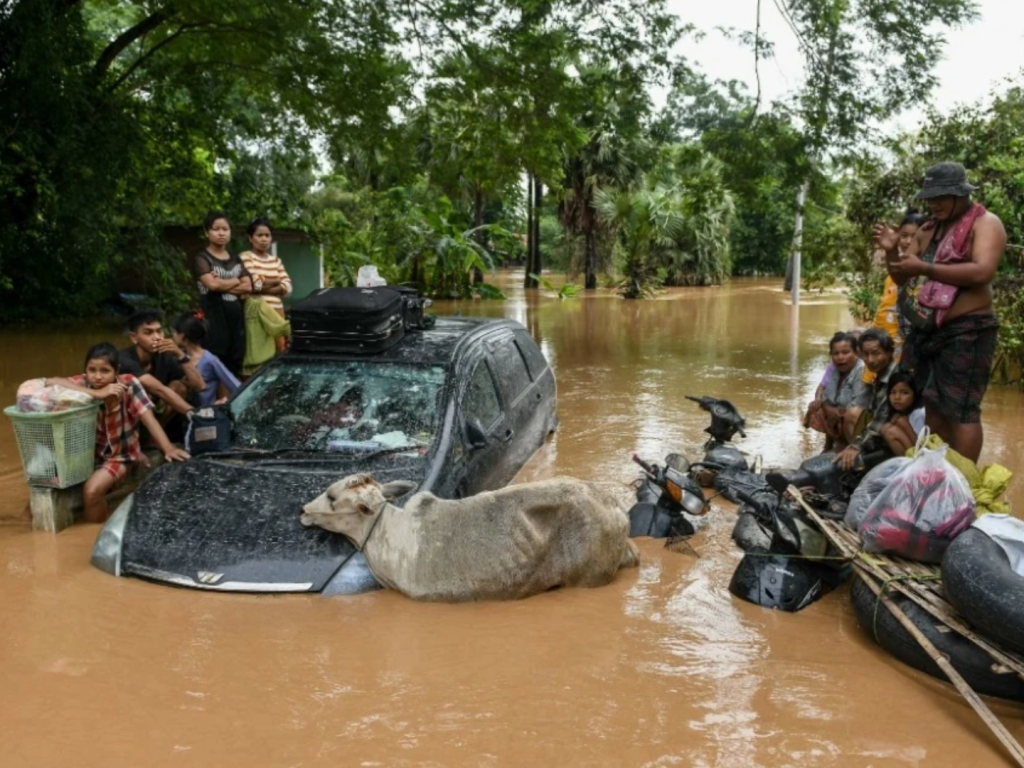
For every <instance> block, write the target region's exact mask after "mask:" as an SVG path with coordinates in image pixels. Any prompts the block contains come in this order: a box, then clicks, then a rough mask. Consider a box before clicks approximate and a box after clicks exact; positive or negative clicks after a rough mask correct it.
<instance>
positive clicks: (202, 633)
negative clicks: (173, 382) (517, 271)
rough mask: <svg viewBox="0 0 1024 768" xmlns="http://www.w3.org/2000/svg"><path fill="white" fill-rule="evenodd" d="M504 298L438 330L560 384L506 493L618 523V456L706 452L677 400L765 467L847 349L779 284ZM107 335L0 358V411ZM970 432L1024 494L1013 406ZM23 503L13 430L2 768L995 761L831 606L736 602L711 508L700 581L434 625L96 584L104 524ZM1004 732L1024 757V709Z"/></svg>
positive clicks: (1016, 397)
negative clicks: (518, 359) (467, 331)
mask: <svg viewBox="0 0 1024 768" xmlns="http://www.w3.org/2000/svg"><path fill="white" fill-rule="evenodd" d="M520 277H521V276H520V275H504V276H503V279H502V284H503V286H504V287H506V289H507V291H508V294H509V299H508V300H507V301H505V302H495V303H481V302H464V303H460V304H451V305H439V306H437V307H436V308H437V309H438V310H440V312H442V313H447V312H454V311H460V312H462V313H464V314H487V315H496V316H500V315H504V316H507V317H511V318H513V319H516V320H518V321H520V322H522V323H523V324H524V325H526V326H527V328H529V329H530V331H531V333H532V334H533V335H534V337H535V338H537V339H538V340H539V341H540V342H541V344H542V348H543V350H544V352H545V354H546V355H547V356H548V358H549V360H550V361H551V363H552V365H553V366H554V368H555V371H556V374H557V378H558V404H559V411H560V416H561V427H560V430H559V432H558V433H557V434H556V435H555V436H554V437H553V438H552V439H551V441H550V442H549V444H548V445H546V446H545V447H544V448H543V449H542V450H541V451H540V452H538V453H537V455H536V456H535V457H534V458H533V460H532V461H531V462H530V463H529V465H528V466H527V467H526V468H525V469H524V470H523V471H522V473H520V476H519V478H518V480H534V479H541V478H547V477H553V476H556V475H574V476H576V477H580V478H584V479H590V480H597V481H601V482H606V483H609V484H611V485H613V486H614V487H615V488H617V489H618V490H619V492H620V493H621V494H622V496H623V498H624V499H625V498H627V497H628V495H629V493H630V489H629V487H628V484H629V483H630V481H632V480H633V479H634V478H635V477H636V473H635V471H634V470H635V467H634V465H632V464H631V462H630V456H631V455H632V454H633V453H639V454H640V455H642V456H645V457H649V458H658V459H660V457H662V456H664V454H666V453H668V452H671V451H682V452H684V453H686V454H687V455H689V456H691V457H694V456H696V455H698V453H699V447H700V445H701V443H702V442H703V438H704V436H703V435H702V433H701V430H702V429H703V428H704V427H705V426H706V425H707V423H708V420H707V419H706V418H705V415H704V414H703V413H702V412H700V411H699V410H698V409H697V408H696V406H695V405H694V404H693V403H691V402H689V401H687V400H686V399H685V397H684V396H685V395H687V394H695V395H701V394H708V395H714V396H718V397H725V398H728V399H730V400H732V401H733V402H734V403H735V404H736V405H737V406H738V407H739V409H740V410H741V411H742V412H743V413H744V415H745V416H746V417H747V423H748V425H749V428H748V438H747V439H746V440H743V441H740V443H741V447H742V448H743V449H744V450H746V451H748V452H749V453H751V454H758V453H759V454H762V455H763V457H764V460H765V463H766V464H767V465H795V464H796V463H798V461H799V460H800V458H801V457H803V456H807V455H810V454H811V453H812V452H814V451H815V450H817V449H819V448H820V446H819V441H818V440H817V439H815V438H813V437H811V436H809V435H807V434H805V433H804V431H803V430H802V429H800V428H799V426H798V414H799V411H800V407H801V404H802V403H804V402H806V400H807V399H808V398H809V397H810V395H811V394H812V393H813V390H814V388H815V386H816V384H817V381H818V379H819V378H820V375H821V373H822V371H823V369H824V366H825V363H826V340H827V338H828V337H829V336H830V335H831V333H832V332H833V331H834V330H836V329H838V328H843V327H847V326H849V325H850V318H849V316H848V314H847V312H846V309H845V299H844V298H843V297H842V296H838V295H833V296H825V297H821V298H815V297H807V298H805V301H804V304H803V306H801V308H800V309H799V313H798V315H795V314H794V313H793V311H792V310H791V308H790V307H789V306H788V304H787V303H786V301H785V298H784V296H783V294H782V293H781V292H780V291H778V290H777V284H776V283H775V282H764V281H743V280H737V281H734V282H733V283H731V284H729V285H727V286H724V287H721V288H711V289H680V290H674V291H671V292H669V293H667V294H664V295H663V296H661V297H660V298H658V299H656V300H650V301H637V302H625V301H621V300H619V299H617V298H615V297H613V296H611V295H609V294H606V293H598V295H596V296H592V297H585V298H578V299H571V300H567V301H559V300H558V299H557V298H555V297H553V296H550V295H547V296H545V295H543V294H540V295H529V296H526V295H524V292H523V291H522V290H520V289H518V288H517V285H518V281H519V279H520ZM797 318H798V320H797ZM116 335H117V333H116V329H110V328H106V329H104V328H95V329H90V328H85V329H83V328H76V329H73V330H70V331H67V332H60V333H58V332H54V331H39V332H35V333H27V332H2V333H0V343H2V346H3V349H4V352H5V354H4V355H2V356H0V400H2V401H3V402H4V403H5V404H7V403H11V402H13V401H14V391H15V388H16V386H17V383H18V382H20V381H21V380H23V379H26V378H29V377H32V376H40V375H44V374H45V375H58V374H70V373H75V372H77V371H78V370H79V369H80V365H81V360H80V358H81V355H82V353H83V350H84V349H85V348H86V346H87V345H88V344H90V343H93V342H95V341H99V340H102V339H104V338H108V339H111V340H115V339H116ZM984 418H985V426H986V430H987V433H986V448H985V452H984V454H983V457H982V461H983V463H987V462H990V461H999V462H1001V463H1003V464H1006V465H1007V466H1009V467H1010V468H1011V469H1013V470H1014V471H1016V472H1019V471H1020V470H1021V469H1024V466H1022V464H1024V462H1022V461H1021V459H1020V458H1019V453H1018V449H1017V446H1018V444H1019V441H1018V439H1017V435H1018V434H1019V432H1020V429H1021V427H1022V426H1024V396H1022V395H1021V394H1020V393H1019V392H1017V391H1015V390H1012V389H994V390H993V391H992V392H990V395H989V397H988V399H987V401H986V404H985V411H984ZM1021 488H1022V484H1021V483H1020V482H1017V483H1016V485H1015V487H1014V489H1013V491H1012V493H1011V500H1012V501H1014V502H1016V505H1017V507H1018V509H1020V508H1024V507H1021V506H1020V505H1021V504H1024V491H1022V490H1021ZM26 500H27V492H26V490H25V488H24V486H23V485H22V483H21V475H20V466H19V463H18V458H17V453H16V448H15V446H14V444H13V436H12V432H11V429H10V427H9V426H7V425H4V426H2V427H0V728H2V730H0V766H12V767H14V766H52V765H58V764H62V765H64V764H69V765H75V766H83V767H84V766H103V767H104V768H107V767H109V766H121V765H126V766H127V765H139V766H155V767H161V766H229V765H247V766H295V767H296V768H297V767H299V766H303V767H306V766H332V767H333V766H350V765H351V766H355V765H361V766H463V765H465V766H520V765H545V766H546V765H587V766H591V765H593V766H606V765H607V766H701V767H704V766H708V767H710V766H720V767H722V768H731V767H732V766H737V767H743V768H746V767H747V766H773V767H774V766H800V767H801V768H812V767H813V766H877V767H879V768H881V767H882V766H926V765H927V766H934V765H941V766H961V765H969V766H989V765H994V766H998V765H1005V764H1007V762H1006V758H1005V757H1004V753H1003V752H1002V751H1001V750H1000V748H999V746H998V744H997V742H996V741H995V739H994V737H992V736H991V735H990V734H989V732H988V731H987V729H986V728H985V727H984V726H983V725H982V724H981V722H980V721H979V720H978V719H977V718H976V716H975V715H974V714H973V712H972V711H971V710H970V709H969V707H968V706H967V705H966V704H964V703H962V702H961V700H960V699H959V698H958V697H957V696H956V695H955V693H954V692H952V689H951V688H949V687H948V686H943V685H940V684H938V683H936V682H934V681H932V680H931V679H930V678H927V677H925V676H923V675H920V674H918V673H916V672H914V671H912V670H910V669H909V668H907V667H904V666H902V665H900V664H899V663H898V662H896V661H895V660H893V659H891V658H890V657H888V656H887V655H886V654H885V653H884V652H882V651H881V650H879V649H878V648H877V647H875V646H874V645H873V644H872V643H871V642H870V640H869V639H868V636H867V635H866V633H865V631H864V630H863V629H861V628H860V627H858V626H857V623H856V621H855V618H854V615H853V612H852V609H851V607H850V605H849V594H848V589H840V590H837V591H836V592H833V593H832V594H830V595H828V596H826V597H825V598H824V599H822V600H821V601H819V602H818V603H815V604H814V605H812V606H811V607H809V608H808V609H806V610H804V611H803V612H801V613H798V614H784V613H779V612H774V611H767V610H763V609H760V608H756V607H754V606H752V605H749V604H747V603H744V602H741V601H739V600H737V599H735V598H733V597H732V596H731V595H730V594H729V592H728V591H727V586H728V583H729V578H730V576H731V573H732V570H733V568H734V567H735V564H736V563H737V562H738V560H739V557H740V553H739V551H738V550H737V549H736V547H735V546H734V545H733V544H732V543H731V542H730V540H729V533H730V530H731V527H732V523H733V518H734V511H733V509H732V507H731V505H728V504H723V505H718V504H717V503H716V504H715V506H714V509H713V510H712V512H711V514H710V515H709V521H708V525H707V527H706V528H705V529H704V530H703V531H701V532H700V533H699V534H698V535H697V536H695V537H694V538H693V539H692V544H693V546H694V548H695V550H696V551H697V553H699V557H694V556H693V555H687V554H675V553H671V552H668V551H666V550H664V549H662V548H661V542H657V541H651V540H641V551H642V556H643V564H642V566H641V567H640V568H639V569H635V570H630V571H624V572H622V573H620V574H619V576H618V578H617V579H616V580H615V582H614V583H613V584H612V585H610V586H608V587H604V588H600V589H594V590H583V589H575V590H562V591H558V592H552V593H547V594H544V595H540V596H537V597H533V598H530V599H527V600H523V601H520V602H515V603H484V604H472V605H434V604H419V603H415V602H413V601H411V600H408V599H406V598H403V597H402V596H400V595H398V594H395V593H390V592H386V591H379V592H375V593H371V594H367V595H361V596H355V597H342V598H333V599H321V598H319V597H317V596H295V595H285V596H246V595H230V594H217V593H205V592H197V591H190V590H183V589H175V588H171V587H167V586H160V585H156V584H150V583H147V582H143V581H139V580H135V579H114V578H112V577H110V576H107V575H105V574H103V573H100V572H99V571H96V570H94V569H93V568H91V567H90V565H89V562H88V560H89V553H90V550H91V547H92V544H93V541H94V539H95V537H96V533H97V531H98V530H99V528H98V526H91V525H78V526H75V527H73V528H71V529H69V530H66V531H64V532H62V533H61V534H59V535H57V536H53V535H49V534H43V533H32V532H31V531H30V530H29V528H28V524H27V522H26V521H25V517H24V513H25V507H26ZM993 707H994V709H995V711H996V713H997V714H998V715H1000V716H1001V717H1002V718H1003V719H1004V721H1005V722H1006V723H1007V724H1008V727H1009V728H1010V730H1011V732H1013V734H1014V735H1015V736H1016V737H1017V738H1018V739H1024V709H1021V708H1016V707H1013V706H1010V705H1003V704H993Z"/></svg>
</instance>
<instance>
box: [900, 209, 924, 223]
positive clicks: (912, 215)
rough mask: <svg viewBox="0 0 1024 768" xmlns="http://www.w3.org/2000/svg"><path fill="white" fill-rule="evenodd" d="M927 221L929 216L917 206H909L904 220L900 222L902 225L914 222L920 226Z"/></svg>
mask: <svg viewBox="0 0 1024 768" xmlns="http://www.w3.org/2000/svg"><path fill="white" fill-rule="evenodd" d="M926 221H928V217H927V216H925V215H924V214H923V213H921V212H920V211H919V210H917V208H907V212H906V213H905V214H903V221H901V222H900V226H901V227H902V226H903V225H905V224H913V225H914V226H915V227H920V226H921V225H923V224H924V223H925V222H926Z"/></svg>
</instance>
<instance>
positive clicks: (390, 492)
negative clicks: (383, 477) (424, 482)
mask: <svg viewBox="0 0 1024 768" xmlns="http://www.w3.org/2000/svg"><path fill="white" fill-rule="evenodd" d="M415 487H416V483H413V482H410V481H409V480H392V481H391V482H390V483H385V484H384V485H382V486H381V487H380V492H381V493H382V494H383V495H384V498H385V499H387V500H388V501H394V500H395V499H397V498H398V497H400V496H404V495H405V494H407V493H408V492H409V491H411V490H413V489H414V488H415Z"/></svg>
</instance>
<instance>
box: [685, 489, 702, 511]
mask: <svg viewBox="0 0 1024 768" xmlns="http://www.w3.org/2000/svg"><path fill="white" fill-rule="evenodd" d="M680 504H682V507H683V509H684V510H686V511H687V512H689V513H690V514H691V515H703V514H704V513H705V512H706V511H707V510H706V509H705V502H704V494H701V495H699V496H698V495H696V494H694V493H692V492H690V491H688V490H687V489H685V488H684V489H683V498H682V500H681V501H680Z"/></svg>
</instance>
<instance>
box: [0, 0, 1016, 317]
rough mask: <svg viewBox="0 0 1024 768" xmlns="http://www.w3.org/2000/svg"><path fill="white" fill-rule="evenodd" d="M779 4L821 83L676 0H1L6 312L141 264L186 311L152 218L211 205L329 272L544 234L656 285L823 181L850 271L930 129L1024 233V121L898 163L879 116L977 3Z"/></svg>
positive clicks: (43, 308) (589, 273)
mask: <svg viewBox="0 0 1024 768" xmlns="http://www.w3.org/2000/svg"><path fill="white" fill-rule="evenodd" d="M779 9H780V11H781V12H783V14H784V16H785V18H786V19H787V22H788V23H789V24H790V25H791V30H792V32H793V34H794V36H795V38H796V39H797V41H798V43H799V45H800V47H801V50H802V51H803V54H804V58H805V65H806V82H805V83H804V84H803V86H802V88H801V89H800V90H799V91H798V92H797V93H794V94H793V95H792V98H790V99H787V100H784V101H782V102H779V103H775V104H764V103H762V100H761V98H760V95H759V94H757V95H752V94H750V93H748V92H747V91H746V90H745V89H744V88H743V87H742V86H740V85H739V84H737V83H735V82H722V81H720V80H718V79H716V78H715V73H711V72H701V71H699V70H697V69H696V68H695V67H694V66H693V65H692V64H691V63H690V62H689V61H687V60H686V59H685V58H684V57H683V56H682V55H681V54H680V51H682V50H684V49H685V41H686V40H687V39H688V38H689V37H690V36H692V35H696V34H703V33H704V32H705V31H704V30H696V29H693V28H691V27H688V26H686V25H684V24H681V23H680V21H679V20H678V19H677V18H676V17H675V16H673V15H672V14H671V13H670V12H669V9H668V6H667V3H666V0H603V1H602V2H595V0H410V1H408V2H401V3H394V2H388V1H385V2H378V1H375V0H330V1H328V0H274V2H265V0H230V1H229V2H220V3H213V2H211V1H210V0H147V2H141V1H140V0H16V1H14V0H0V39H2V40H4V41H5V45H4V46H2V47H0V114H3V115H4V123H3V126H2V127H0V201H2V202H0V298H2V299H3V301H2V302H0V317H2V318H4V319H15V318H27V317H61V316H72V315H85V314H89V313H92V312H95V311H96V308H97V306H98V303H99V302H100V301H101V300H102V299H103V298H104V296H105V295H107V294H108V293H109V292H110V291H111V290H112V288H113V286H115V285H120V284H122V283H125V282H133V283H134V284H140V283H141V284H142V285H144V286H145V289H146V291H147V292H149V293H151V294H152V295H153V297H154V299H155V300H156V301H158V302H160V303H164V304H168V305H170V304H173V303H176V302H182V301H186V300H187V296H188V294H187V281H186V280H185V279H184V260H183V259H182V258H181V256H180V254H179V253H177V252H175V251H174V250H173V249H170V248H168V247H167V245H166V244H165V243H164V241H163V239H162V232H163V230H164V228H165V227H167V226H169V225H179V226H180V225H186V226H196V225H197V224H198V222H199V221H200V220H201V219H202V217H203V215H204V214H205V212H206V211H207V210H208V209H211V208H223V209H225V210H227V212H228V213H229V215H230V216H231V217H232V218H233V219H235V220H236V221H243V220H247V219H248V218H249V217H252V216H254V215H257V214H259V215H268V216H270V217H271V218H272V220H273V221H274V222H275V223H276V224H278V225H284V226H293V227H297V228H301V229H303V230H305V231H306V232H307V233H309V235H310V236H311V237H312V238H314V239H315V240H316V241H317V242H318V243H320V244H321V245H322V246H323V247H324V251H325V256H326V261H327V267H328V271H329V273H330V275H331V277H332V279H334V280H336V281H339V282H345V281H350V280H351V279H352V278H353V275H354V273H355V270H356V269H357V268H358V267H359V266H360V265H362V264H365V263H370V262H372V263H374V264H377V265H378V267H379V268H380V269H381V270H382V272H384V273H385V274H386V275H387V276H388V277H389V279H391V280H399V281H406V282H412V283H416V284H418V285H420V286H421V287H422V288H423V289H424V290H426V291H428V292H430V293H433V294H435V295H445V296H447V295H455V294H459V295H468V294H469V293H471V292H474V291H475V292H477V293H479V292H481V291H484V292H486V289H485V288H481V287H479V284H476V283H474V281H473V280H472V279H469V277H468V275H469V274H470V273H471V272H473V271H477V272H481V271H486V270H487V269H489V268H490V267H491V266H492V265H494V264H497V263H501V262H509V261H518V260H520V259H522V258H524V252H525V251H526V250H529V258H530V265H531V266H530V268H528V269H527V270H526V271H527V275H528V279H530V278H529V275H530V273H539V270H540V267H541V266H542V265H541V264H539V263H538V262H540V261H542V259H548V260H550V261H551V264H552V265H554V266H559V267H561V268H564V269H567V270H569V271H571V272H573V273H579V274H580V275H581V276H582V278H583V280H582V282H583V283H584V284H585V285H586V287H588V288H594V287H595V286H596V285H597V284H598V277H599V275H602V274H607V275H609V276H611V277H610V282H616V281H618V283H619V284H620V286H622V287H623V291H624V293H626V294H628V295H644V294H645V292H647V291H648V290H649V289H650V288H651V287H655V286H659V285H704V284H709V283H714V282H719V281H721V280H723V279H727V278H728V276H729V275H730V274H734V273H735V274H778V273H780V272H781V271H782V270H783V269H784V268H785V264H786V259H787V257H788V251H789V248H790V242H791V240H792V234H793V224H792V222H793V215H794V214H795V212H796V202H795V196H796V195H795V193H796V189H797V187H799V186H800V184H801V183H802V182H804V181H805V180H807V179H809V180H810V195H809V201H810V204H809V206H808V211H807V235H806V240H807V246H808V247H807V250H808V259H809V261H810V265H811V270H812V274H817V273H820V272H821V270H827V269H833V270H834V269H837V268H838V267H837V265H840V264H842V265H846V266H849V265H851V264H853V265H856V264H857V263H859V262H858V261H857V259H858V258H859V257H856V256H854V255H851V254H852V253H853V252H855V251H856V249H857V248H859V247H861V245H862V244H863V242H864V237H865V236H866V235H865V234H864V233H865V232H866V226H867V224H866V221H867V218H869V217H870V215H874V214H875V213H877V212H879V210H880V209H882V208H886V206H888V207H890V208H891V207H892V206H894V205H895V204H896V202H897V200H900V199H901V198H900V195H901V194H902V190H903V188H904V187H905V186H906V183H907V178H908V175H909V174H912V173H914V172H916V171H917V170H918V166H919V165H920V163H921V160H920V158H921V157H923V155H924V154H926V152H924V150H922V149H921V148H922V147H923V146H927V147H928V150H927V151H928V152H940V151H941V152H945V153H946V154H947V155H948V156H949V157H956V158H962V159H963V160H964V162H965V163H966V164H967V165H968V167H970V168H972V169H978V170H983V172H984V173H985V174H986V175H987V177H989V178H992V179H996V178H998V179H999V182H998V183H999V185H1000V186H999V189H1000V190H1001V191H1000V193H999V195H997V194H996V192H995V188H994V187H993V191H992V195H993V198H992V199H993V200H996V199H998V200H999V203H998V205H1000V206H1003V207H1004V208H1006V209H1007V211H1010V209H1011V208H1013V206H1018V208H1016V209H1015V210H1016V211H1017V215H1018V223H1017V224H1016V225H1015V226H1017V227H1018V229H1017V230H1015V231H1017V232H1019V230H1020V224H1019V204H1020V200H1019V190H1018V189H1017V187H1016V186H1015V185H1016V178H1017V177H1016V176H1015V175H1014V174H1015V171H1013V170H1007V169H1008V168H1009V169H1013V168H1016V165H1015V163H1016V158H1019V156H1020V151H1019V147H1015V146H1014V145H1013V141H1012V139H1011V136H1010V134H1011V133H1012V128H1011V125H1012V124H1011V123H1009V122H1007V123H1006V125H1004V126H1000V125H997V124H996V121H995V120H990V119H989V116H988V114H987V113H983V111H981V110H977V109H976V110H974V111H972V110H971V109H967V108H965V110H962V111H961V112H960V113H957V114H956V115H954V116H952V117H951V118H950V119H949V120H948V121H945V122H944V121H943V120H939V119H933V120H931V121H930V122H929V125H928V126H927V127H925V128H924V129H923V130H922V132H921V133H920V134H919V135H917V136H915V137H914V138H913V140H912V141H909V142H905V144H907V145H908V146H911V145H912V147H911V148H910V149H907V150H906V151H905V152H904V153H903V154H901V153H900V151H897V149H894V148H893V147H890V146H889V145H886V144H885V143H884V142H883V141H882V139H881V138H880V137H879V136H878V135H877V134H876V133H875V132H874V128H875V126H877V124H878V121H879V120H880V119H882V118H884V117H886V116H887V115H889V114H891V113H892V112H894V111H897V110H899V109H901V108H903V107H905V106H906V105H907V104H908V103H909V102H911V101H920V100H921V99H924V98H925V97H926V96H927V93H928V92H929V90H930V89H931V88H932V87H933V86H934V85H935V83H934V75H933V73H932V65H933V63H934V60H935V58H936V54H937V53H938V51H940V50H941V47H942V44H943V39H942V31H943V29H945V28H947V27H950V26H956V25H958V24H962V23H967V22H969V21H970V20H971V19H972V18H973V15H974V13H975V11H974V6H973V3H972V2H970V0H906V1H905V2H902V3H892V2H890V1H889V0H788V2H785V1H783V0H780V2H779ZM749 22H750V23H749V26H751V27H754V26H757V27H758V32H757V33H751V32H750V31H749V30H748V31H746V32H741V33H738V35H737V37H738V39H740V40H742V41H745V42H746V44H748V45H750V46H751V47H752V48H753V49H755V50H756V52H757V56H758V57H759V58H764V57H768V56H770V55H771V51H772V44H771V41H768V40H765V39H764V38H763V36H761V35H760V31H759V24H757V20H755V19H750V20H749ZM655 88H659V89H660V90H661V92H665V93H667V94H668V97H667V100H666V103H665V104H663V105H662V104H659V103H658V101H657V100H656V99H655V97H654V95H653V94H654V93H655ZM1014 98H1017V97H1016V96H1011V97H1008V98H1007V99H1005V100H1002V101H999V102H998V103H997V105H996V107H995V109H999V110H1004V113H1002V118H1004V119H1006V120H1009V119H1011V118H1013V117H1015V116H1016V113H1015V112H1013V109H1016V107H1014V106H1013V104H1014V103H1015V102H1014V101H1013V99H1014ZM1006 110H1009V112H1007V111H1006ZM914 142H917V143H914ZM993 147H1002V148H1004V149H1005V151H1003V150H1000V152H1001V154H993V152H992V151H990V149H991V148H993ZM879 148H884V151H885V152H889V153H892V156H893V157H895V158H896V160H897V162H896V163H895V165H894V166H893V167H891V168H888V169H886V168H883V164H882V163H881V161H880V160H879V157H880V155H879V154H878V152H877V151H876V150H878V149H879ZM527 179H529V180H530V182H529V184H526V183H525V182H526V180H527ZM527 187H528V189H527ZM882 190H888V191H887V192H886V193H885V194H887V195H888V197H885V198H884V200H883V197H884V196H883V194H882ZM542 193H543V194H542ZM1000 195H1001V196H1000ZM1011 218H1012V216H1011ZM527 219H529V222H530V226H529V227H528V226H527V224H528V221H527ZM1008 223H1012V222H1008ZM198 238H199V233H198V228H197V240H196V247H199V245H200V244H201V241H200V240H199V239H198ZM1011 239H1012V237H1011ZM542 246H543V247H542ZM816 270H817V272H816ZM630 286H632V287H630Z"/></svg>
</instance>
